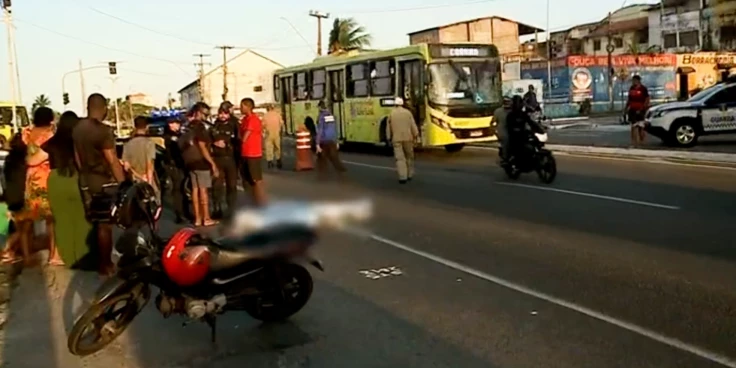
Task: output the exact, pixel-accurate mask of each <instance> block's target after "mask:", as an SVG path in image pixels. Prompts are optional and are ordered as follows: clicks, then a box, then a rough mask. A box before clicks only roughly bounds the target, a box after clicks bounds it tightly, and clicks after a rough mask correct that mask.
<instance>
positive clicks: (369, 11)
mask: <svg viewBox="0 0 736 368" xmlns="http://www.w3.org/2000/svg"><path fill="white" fill-rule="evenodd" d="M495 1H500V0H476V1H469V2H464V3H454V4H437V5H424V6H415V7H408V8H394V9H367V10H345V13H349V14H380V13H396V12H408V11H417V10H428V9H440V8H450V7H457V6H466V5H477V4H485V3H490V2H495Z"/></svg>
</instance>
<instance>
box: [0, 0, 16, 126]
mask: <svg viewBox="0 0 736 368" xmlns="http://www.w3.org/2000/svg"><path fill="white" fill-rule="evenodd" d="M2 7H3V15H4V20H5V27H6V28H7V31H8V77H9V79H8V81H9V82H10V83H9V84H10V96H11V99H10V108H11V109H12V114H13V115H12V116H13V127H14V128H15V131H18V112H17V111H16V110H17V107H16V103H17V101H18V95H17V94H18V88H19V87H18V86H17V84H16V83H17V81H16V77H17V73H16V71H17V69H16V66H15V45H14V40H13V18H12V15H11V8H10V7H11V3H10V0H2Z"/></svg>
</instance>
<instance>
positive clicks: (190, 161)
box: [179, 102, 220, 226]
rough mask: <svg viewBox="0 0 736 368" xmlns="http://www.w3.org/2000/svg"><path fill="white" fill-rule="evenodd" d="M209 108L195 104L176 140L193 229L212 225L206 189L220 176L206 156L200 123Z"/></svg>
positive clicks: (205, 134) (207, 143)
mask: <svg viewBox="0 0 736 368" xmlns="http://www.w3.org/2000/svg"><path fill="white" fill-rule="evenodd" d="M209 109H210V108H209V106H207V104H205V103H204V102H197V103H196V104H195V105H194V107H193V108H192V121H191V122H190V123H189V130H188V131H187V132H186V133H185V134H184V135H183V136H182V137H181V139H180V141H179V146H180V147H181V149H182V156H183V157H184V163H185V164H186V166H187V169H188V170H189V177H190V178H191V180H192V204H193V206H192V207H194V225H195V226H213V225H215V224H216V222H215V221H213V220H212V218H211V217H210V203H209V193H208V190H209V189H210V188H212V177H213V176H214V177H215V178H217V177H219V176H220V173H219V171H218V170H217V165H216V164H215V161H214V160H213V159H212V156H211V155H210V147H209V146H210V142H211V140H210V135H209V134H208V132H207V128H206V127H205V122H204V120H205V119H206V118H207V116H208V115H209Z"/></svg>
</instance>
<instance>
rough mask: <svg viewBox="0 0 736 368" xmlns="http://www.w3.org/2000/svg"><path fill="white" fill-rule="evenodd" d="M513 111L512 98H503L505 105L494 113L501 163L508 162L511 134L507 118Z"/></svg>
mask: <svg viewBox="0 0 736 368" xmlns="http://www.w3.org/2000/svg"><path fill="white" fill-rule="evenodd" d="M509 111H511V98H510V97H508V96H503V105H502V106H500V107H498V108H496V110H494V111H493V121H495V122H496V137H498V142H499V143H500V144H501V161H502V162H506V161H507V160H508V146H509V132H508V130H507V127H506V116H507V115H508V114H509Z"/></svg>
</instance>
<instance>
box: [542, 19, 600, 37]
mask: <svg viewBox="0 0 736 368" xmlns="http://www.w3.org/2000/svg"><path fill="white" fill-rule="evenodd" d="M600 23H601V22H590V23H583V24H578V25H576V26H572V27H570V28H567V29H561V30H559V31H554V32H550V33H551V34H553V35H554V34H560V33H569V32H570V31H572V30H574V29H580V28H595V27H597V26H598V25H600Z"/></svg>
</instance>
